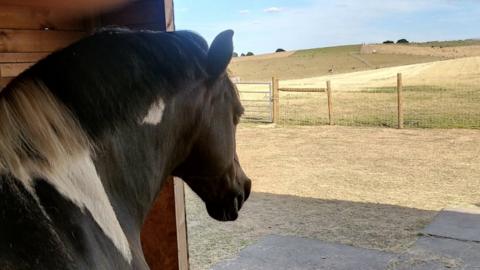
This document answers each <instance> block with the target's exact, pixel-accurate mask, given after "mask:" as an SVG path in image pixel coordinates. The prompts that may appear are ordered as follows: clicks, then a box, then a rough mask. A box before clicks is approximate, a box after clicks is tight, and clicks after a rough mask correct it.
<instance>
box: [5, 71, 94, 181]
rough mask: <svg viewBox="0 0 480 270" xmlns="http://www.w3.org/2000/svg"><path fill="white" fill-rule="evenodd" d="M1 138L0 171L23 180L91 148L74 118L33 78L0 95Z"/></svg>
mask: <svg viewBox="0 0 480 270" xmlns="http://www.w3.org/2000/svg"><path fill="white" fill-rule="evenodd" d="M0 138H1V139H0V171H4V170H6V171H8V173H10V174H12V175H14V176H15V177H17V178H19V179H23V180H30V179H29V178H30V177H31V175H32V174H34V173H36V172H51V171H52V170H53V168H52V167H53V164H55V166H58V167H62V163H65V157H68V156H73V155H75V154H76V153H79V152H82V151H83V152H84V151H85V150H87V151H88V150H89V149H90V148H91V144H90V142H89V139H88V137H87V135H86V134H85V132H84V131H83V129H82V128H81V127H80V125H79V124H78V122H77V120H76V119H75V117H74V116H73V115H72V114H71V113H70V111H69V110H68V109H67V108H66V107H65V106H64V105H62V104H61V103H60V102H59V101H58V100H57V99H56V98H55V97H54V96H53V95H52V93H51V92H50V91H49V90H48V89H47V88H46V86H45V85H44V84H43V83H42V82H41V81H40V80H36V79H29V80H20V81H16V82H15V83H13V84H10V85H9V86H8V87H7V89H4V91H3V92H1V93H0Z"/></svg>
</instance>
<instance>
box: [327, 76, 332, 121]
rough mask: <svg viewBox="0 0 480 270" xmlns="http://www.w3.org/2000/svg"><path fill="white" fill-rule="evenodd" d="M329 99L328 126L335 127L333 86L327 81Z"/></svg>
mask: <svg viewBox="0 0 480 270" xmlns="http://www.w3.org/2000/svg"><path fill="white" fill-rule="evenodd" d="M327 99H328V124H329V125H333V107H332V86H331V84H330V81H327Z"/></svg>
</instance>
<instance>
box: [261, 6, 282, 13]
mask: <svg viewBox="0 0 480 270" xmlns="http://www.w3.org/2000/svg"><path fill="white" fill-rule="evenodd" d="M263 11H265V12H267V13H278V12H280V11H282V8H279V7H269V8H266V9H264V10H263Z"/></svg>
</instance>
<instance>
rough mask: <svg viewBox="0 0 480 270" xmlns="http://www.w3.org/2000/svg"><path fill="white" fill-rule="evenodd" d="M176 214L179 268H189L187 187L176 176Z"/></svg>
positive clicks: (186, 269) (184, 269) (180, 269)
mask: <svg viewBox="0 0 480 270" xmlns="http://www.w3.org/2000/svg"><path fill="white" fill-rule="evenodd" d="M174 193H175V216H176V220H177V222H176V223H177V248H178V269H179V270H188V269H189V262H188V234H187V215H186V214H187V213H186V207H185V187H184V184H183V180H182V179H180V178H176V177H175V178H174Z"/></svg>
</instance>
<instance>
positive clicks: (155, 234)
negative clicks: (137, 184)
mask: <svg viewBox="0 0 480 270" xmlns="http://www.w3.org/2000/svg"><path fill="white" fill-rule="evenodd" d="M183 194H184V193H183V182H182V181H181V180H180V179H177V180H175V183H174V179H173V177H169V179H167V180H166V183H165V185H164V186H163V188H162V190H161V192H160V194H159V195H158V197H157V199H156V201H155V203H154V205H153V207H152V209H151V210H150V213H149V214H148V216H147V218H146V219H145V223H144V224H143V228H142V234H141V240H142V248H143V252H144V254H145V259H146V261H147V263H148V265H149V266H150V268H151V269H152V270H160V269H161V270H188V249H187V248H188V246H187V232H186V221H185V204H184V195H183Z"/></svg>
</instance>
